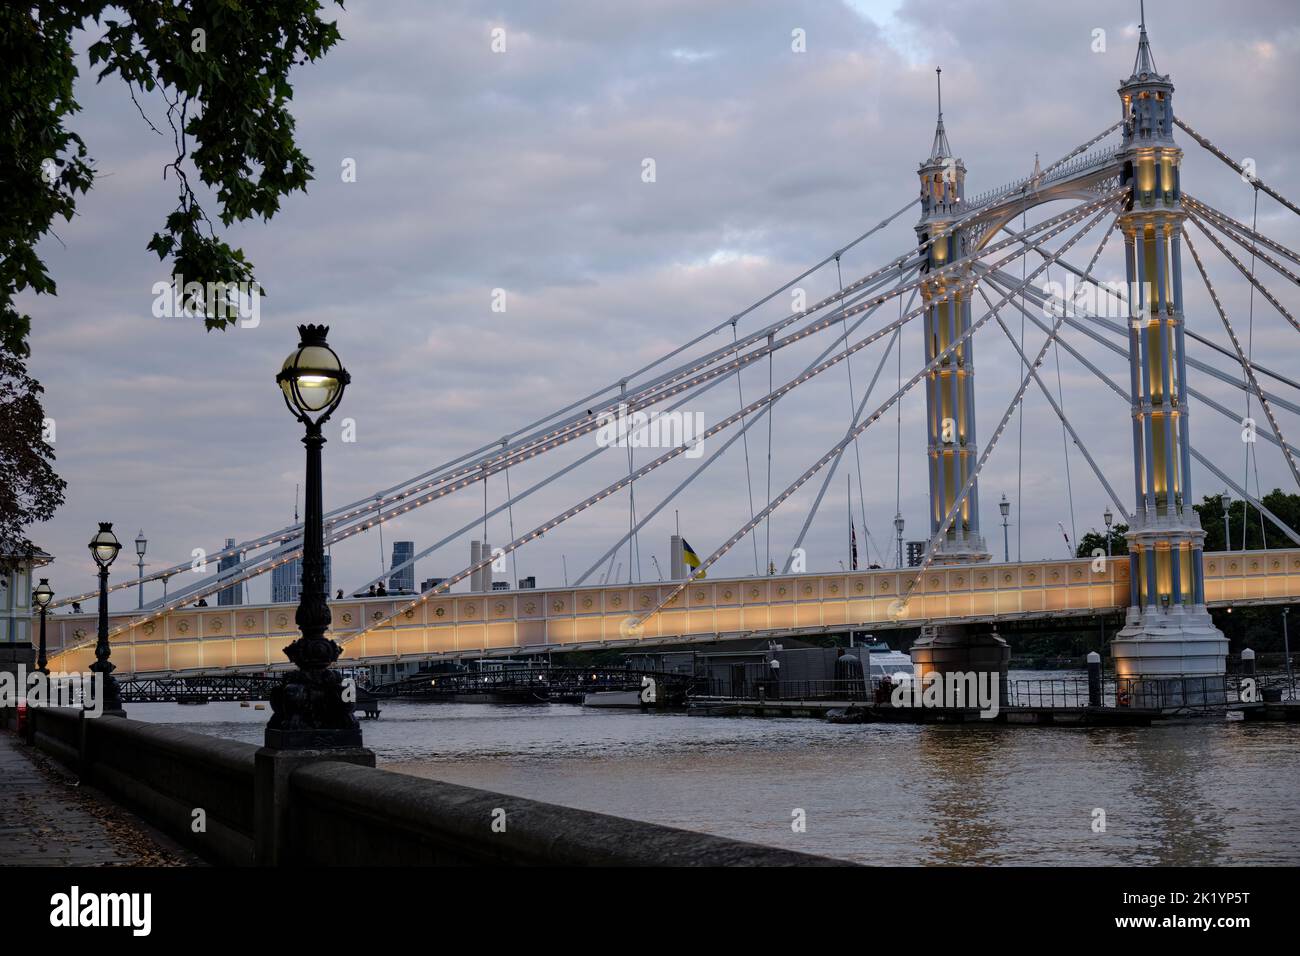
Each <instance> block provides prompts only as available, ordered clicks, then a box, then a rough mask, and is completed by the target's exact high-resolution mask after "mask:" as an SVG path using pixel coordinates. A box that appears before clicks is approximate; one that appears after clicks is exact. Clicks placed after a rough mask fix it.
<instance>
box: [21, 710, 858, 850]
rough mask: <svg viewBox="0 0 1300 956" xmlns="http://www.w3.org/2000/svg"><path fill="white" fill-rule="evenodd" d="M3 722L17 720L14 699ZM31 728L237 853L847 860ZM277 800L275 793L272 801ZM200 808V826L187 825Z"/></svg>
mask: <svg viewBox="0 0 1300 956" xmlns="http://www.w3.org/2000/svg"><path fill="white" fill-rule="evenodd" d="M3 717H4V719H3V720H0V726H5V725H8V724H9V723H10V722H11V718H10V716H9V712H5V713H4V715H3ZM27 721H28V723H27V730H28V735H29V737H28V739H29V740H30V741H31V742H32V743H33V744H34V745H35V746H36V747H38V748H39V749H40V750H42V751H44V752H45V753H48V754H50V755H51V756H52V757H54V758H55V759H56V760H58V761H59V762H61V763H63V764H65V765H66V766H68V767H69V768H71V769H72V770H74V771H75V772H76V773H77V774H78V776H79V777H80V779H81V781H82V782H83V783H86V784H88V785H92V786H94V787H96V788H98V789H100V790H102V791H104V792H105V793H107V794H108V795H109V796H111V797H112V798H113V799H114V800H116V801H118V802H120V803H121V804H122V805H123V806H125V807H128V808H130V809H131V810H133V811H134V812H135V813H137V814H139V816H140V817H142V818H143V819H144V820H146V821H147V822H148V823H150V824H152V825H153V826H156V827H157V828H158V829H159V830H161V831H162V832H164V833H166V834H167V835H168V836H170V837H172V838H173V839H175V840H177V841H178V842H180V843H181V844H183V845H184V846H186V847H187V848H189V849H191V850H193V851H194V852H195V853H197V854H198V855H199V856H201V857H202V858H203V859H205V860H207V861H209V862H211V863H216V864H223V865H229V866H252V865H308V866H439V865H495V866H852V865H853V864H851V863H848V862H846V861H843V860H834V859H831V858H829V857H822V856H815V855H813V854H808V853H800V852H797V851H793V850H783V849H779V848H775V847H766V846H761V845H759V844H755V843H747V842H744V841H740V840H730V839H726V838H724V837H717V836H712V835H709V834H705V833H696V832H693V831H689V830H680V829H676V828H674V827H666V826H660V825H658V824H653V823H643V822H640V821H637V820H625V819H622V818H620V817H614V816H610V815H608V814H604V813H593V812H590V811H587V810H576V809H573V808H571V807H562V806H556V805H554V804H548V803H542V802H540V801H537V800H527V799H524V798H521V797H514V796H509V795H507V794H500V793H493V792H491V791H488V790H478V789H474V788H472V787H462V786H459V785H456V784H450V783H442V782H439V781H436V780H426V779H423V778H419V777H412V776H408V775H406V774H401V773H393V772H391V771H387V770H379V769H376V768H374V767H369V766H359V765H356V764H353V763H347V762H341V761H338V760H331V759H329V757H328V755H327V754H324V753H313V755H312V756H313V757H314V758H315V759H312V760H311V761H309V762H304V764H303V765H300V766H298V767H296V768H294V769H291V770H290V771H289V773H288V779H287V784H286V785H284V786H279V785H278V783H277V782H276V781H273V780H270V779H263V778H262V776H261V775H260V774H259V773H258V772H257V768H256V765H255V764H256V760H255V758H256V754H257V752H258V749H259V748H257V747H256V746H254V745H252V744H246V743H241V742H238V741H233V740H222V739H220V738H217V737H209V736H205V735H203V734H195V733H190V732H189V731H184V730H178V729H176V728H173V727H160V726H157V725H154V724H148V723H144V722H141V721H136V720H130V719H127V718H121V717H110V718H99V719H94V718H92V719H87V718H86V717H84V716H83V712H82V711H80V710H74V709H68V708H32V709H31V710H30V711H29V712H28V715H27ZM276 804H279V805H276ZM199 808H201V809H202V810H203V811H204V815H205V817H206V827H205V830H204V832H201V833H195V832H193V829H192V823H193V820H194V817H193V814H194V811H195V810H196V809H199Z"/></svg>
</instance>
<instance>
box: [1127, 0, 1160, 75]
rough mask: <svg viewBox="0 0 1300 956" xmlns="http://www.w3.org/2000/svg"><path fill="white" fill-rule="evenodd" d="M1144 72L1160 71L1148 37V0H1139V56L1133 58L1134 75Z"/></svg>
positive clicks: (1153, 72) (1153, 73)
mask: <svg viewBox="0 0 1300 956" xmlns="http://www.w3.org/2000/svg"><path fill="white" fill-rule="evenodd" d="M1143 73H1148V74H1152V75H1155V74H1157V73H1158V71H1157V70H1156V61H1155V58H1154V57H1152V55H1151V41H1150V40H1148V39H1147V5H1146V0H1138V50H1137V57H1136V58H1135V59H1134V60H1133V75H1134V76H1140V75H1141V74H1143Z"/></svg>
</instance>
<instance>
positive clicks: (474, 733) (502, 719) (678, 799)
mask: <svg viewBox="0 0 1300 956" xmlns="http://www.w3.org/2000/svg"><path fill="white" fill-rule="evenodd" d="M130 711H131V716H132V717H135V718H137V719H143V720H150V721H155V722H160V723H172V724H177V725H183V726H185V727H187V728H189V729H192V730H196V731H199V732H202V733H210V734H215V735H218V736H222V737H230V738H233V739H237V740H245V741H248V742H250V743H258V744H260V743H261V739H262V725H263V724H264V723H265V720H266V718H267V717H268V716H269V710H263V711H257V710H254V709H253V708H252V707H246V708H245V707H240V706H239V705H238V704H208V705H205V706H199V707H182V706H179V705H175V704H147V705H146V704H140V705H134V706H132V707H131V708H130ZM362 726H363V728H364V731H365V741H366V746H368V747H370V748H372V749H373V750H374V751H375V752H376V754H377V756H378V760H379V763H380V765H381V766H382V767H384V768H386V769H389V770H395V771H400V772H402V773H409V774H414V775H416V776H421V777H432V778H435V779H438V780H447V781H451V782H454V783H460V784H465V785H468V786H474V787H482V788H485V789H490V790H498V791H502V792H505V793H509V794H514V795H517V796H525V797H531V798H534V799H538V800H546V801H550V802H553V803H560V804H565V805H568V806H573V807H580V808H583V809H587V810H599V811H603V812H605V813H613V814H617V815H619V816H625V817H633V818H636V819H640V820H648V821H652V822H655V823H664V824H670V825H672V826H678V827H684V828H686V829H691V830H700V831H704V832H708V833H716V834H720V835H723V836H730V837H738V838H741V839H746V840H753V841H756V842H760V843H768V844H773V845H777V846H783V847H789V848H792V849H800V850H806V851H809V852H814V853H823V854H827V855H831V856H838V857H843V858H845V859H850V860H856V861H860V862H865V863H894V864H953V863H986V864H1085V865H1150V864H1160V865H1169V864H1192V865H1197V864H1229V865H1232V864H1256V863H1272V864H1296V863H1300V762H1298V761H1297V753H1298V752H1300V751H1298V749H1300V724H1276V723H1270V724H1254V723H1252V724H1247V723H1244V722H1241V721H1225V720H1209V721H1199V722H1185V723H1171V724H1167V725H1161V726H1156V727H1148V728H1142V727H1138V728H1078V729H1067V728H1053V727H1042V728H1038V727H1005V726H969V725H968V726H962V727H945V726H937V725H929V726H912V725H890V724H863V725H847V726H846V725H835V724H827V723H824V722H822V721H819V720H804V719H781V720H776V719H768V720H763V719H755V718H715V717H690V716H686V715H684V714H639V713H635V712H631V713H629V712H610V711H592V710H583V708H581V707H577V706H567V705H550V706H545V705H542V706H534V707H498V706H491V705H472V704H417V703H397V702H393V703H386V704H384V711H383V716H382V717H381V718H380V719H379V720H378V721H364V722H363V724H362ZM1096 808H1100V809H1102V810H1104V811H1105V824H1106V828H1105V832H1104V833H1095V832H1093V820H1094V809H1096ZM796 809H800V810H803V811H805V813H806V818H807V829H806V832H803V833H796V832H794V831H793V830H792V828H791V821H792V819H793V817H792V814H793V812H794V811H795V810H796Z"/></svg>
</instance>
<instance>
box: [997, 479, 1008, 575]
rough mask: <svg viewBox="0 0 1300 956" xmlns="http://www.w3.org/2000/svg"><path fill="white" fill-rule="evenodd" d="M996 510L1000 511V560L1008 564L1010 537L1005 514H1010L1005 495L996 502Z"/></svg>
mask: <svg viewBox="0 0 1300 956" xmlns="http://www.w3.org/2000/svg"><path fill="white" fill-rule="evenodd" d="M998 510H999V511H1001V512H1002V561H1003V563H1005V564H1010V563H1011V538H1010V536H1008V534H1007V515H1009V514H1011V502H1009V501H1007V496H1006V495H1003V496H1002V500H1001V501H999V502H998Z"/></svg>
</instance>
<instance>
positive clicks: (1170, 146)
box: [1111, 23, 1228, 707]
mask: <svg viewBox="0 0 1300 956" xmlns="http://www.w3.org/2000/svg"><path fill="white" fill-rule="evenodd" d="M1119 97H1120V102H1121V104H1122V108H1123V120H1124V126H1123V144H1122V146H1121V148H1120V152H1119V154H1118V156H1119V159H1120V161H1121V163H1122V165H1123V170H1124V181H1125V184H1126V185H1129V186H1130V187H1131V188H1132V197H1131V199H1130V200H1129V202H1128V205H1127V208H1126V209H1125V210H1124V212H1123V213H1121V214H1120V216H1119V227H1120V229H1121V231H1122V232H1123V234H1124V253H1125V260H1124V261H1125V266H1126V269H1127V272H1128V281H1129V288H1130V289H1133V290H1135V292H1136V298H1137V302H1136V303H1135V304H1136V305H1138V306H1139V307H1140V308H1136V309H1135V310H1134V312H1135V314H1136V316H1137V317H1136V318H1135V319H1133V320H1132V321H1131V322H1130V324H1129V382H1130V391H1131V396H1130V397H1131V401H1132V418H1133V468H1134V476H1133V490H1134V495H1135V498H1136V505H1137V507H1136V509H1135V512H1134V515H1133V521H1132V523H1131V527H1130V528H1129V531H1128V533H1127V534H1126V535H1125V537H1126V538H1127V539H1128V545H1129V582H1130V590H1129V609H1128V617H1127V620H1126V623H1125V625H1124V628H1123V629H1122V630H1121V631H1120V632H1119V634H1117V635H1116V636H1115V639H1114V640H1113V641H1112V642H1111V655H1112V657H1113V658H1114V660H1115V671H1116V674H1117V676H1119V677H1121V678H1132V679H1134V681H1135V683H1134V684H1133V686H1132V687H1131V688H1130V689H1129V699H1130V700H1131V702H1132V704H1133V706H1149V707H1172V706H1179V705H1183V704H1197V703H1221V702H1222V701H1223V694H1224V688H1223V680H1222V677H1223V673H1224V662H1225V660H1226V658H1227V654H1228V641H1227V639H1226V638H1225V637H1224V636H1223V634H1222V633H1221V632H1220V631H1219V630H1218V629H1217V628H1216V627H1215V626H1214V624H1213V622H1212V621H1211V620H1210V615H1209V612H1207V611H1206V609H1205V578H1204V569H1203V566H1202V551H1203V547H1204V540H1205V532H1204V531H1202V530H1201V523H1200V519H1199V518H1198V517H1197V515H1196V512H1195V511H1193V510H1192V501H1193V498H1192V490H1191V482H1190V479H1191V444H1190V438H1189V429H1190V423H1189V420H1188V407H1187V375H1186V359H1185V356H1184V350H1183V275H1182V240H1181V232H1182V223H1183V219H1184V218H1185V216H1186V214H1185V213H1184V211H1183V206H1182V182H1181V171H1180V166H1181V161H1182V156H1183V153H1182V150H1181V149H1179V147H1178V145H1177V144H1176V143H1175V142H1174V137H1173V128H1174V104H1173V100H1174V85H1173V83H1171V82H1170V80H1169V77H1168V76H1167V75H1161V74H1160V73H1158V72H1157V71H1156V66H1155V60H1154V59H1153V57H1152V55H1151V46H1150V43H1149V42H1148V40H1147V31H1146V24H1145V23H1143V24H1142V25H1141V28H1140V33H1139V37H1138V52H1137V58H1136V59H1135V61H1134V64H1133V75H1132V76H1130V77H1129V78H1128V79H1127V80H1125V81H1124V82H1123V83H1122V84H1121V85H1120V87H1119Z"/></svg>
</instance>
